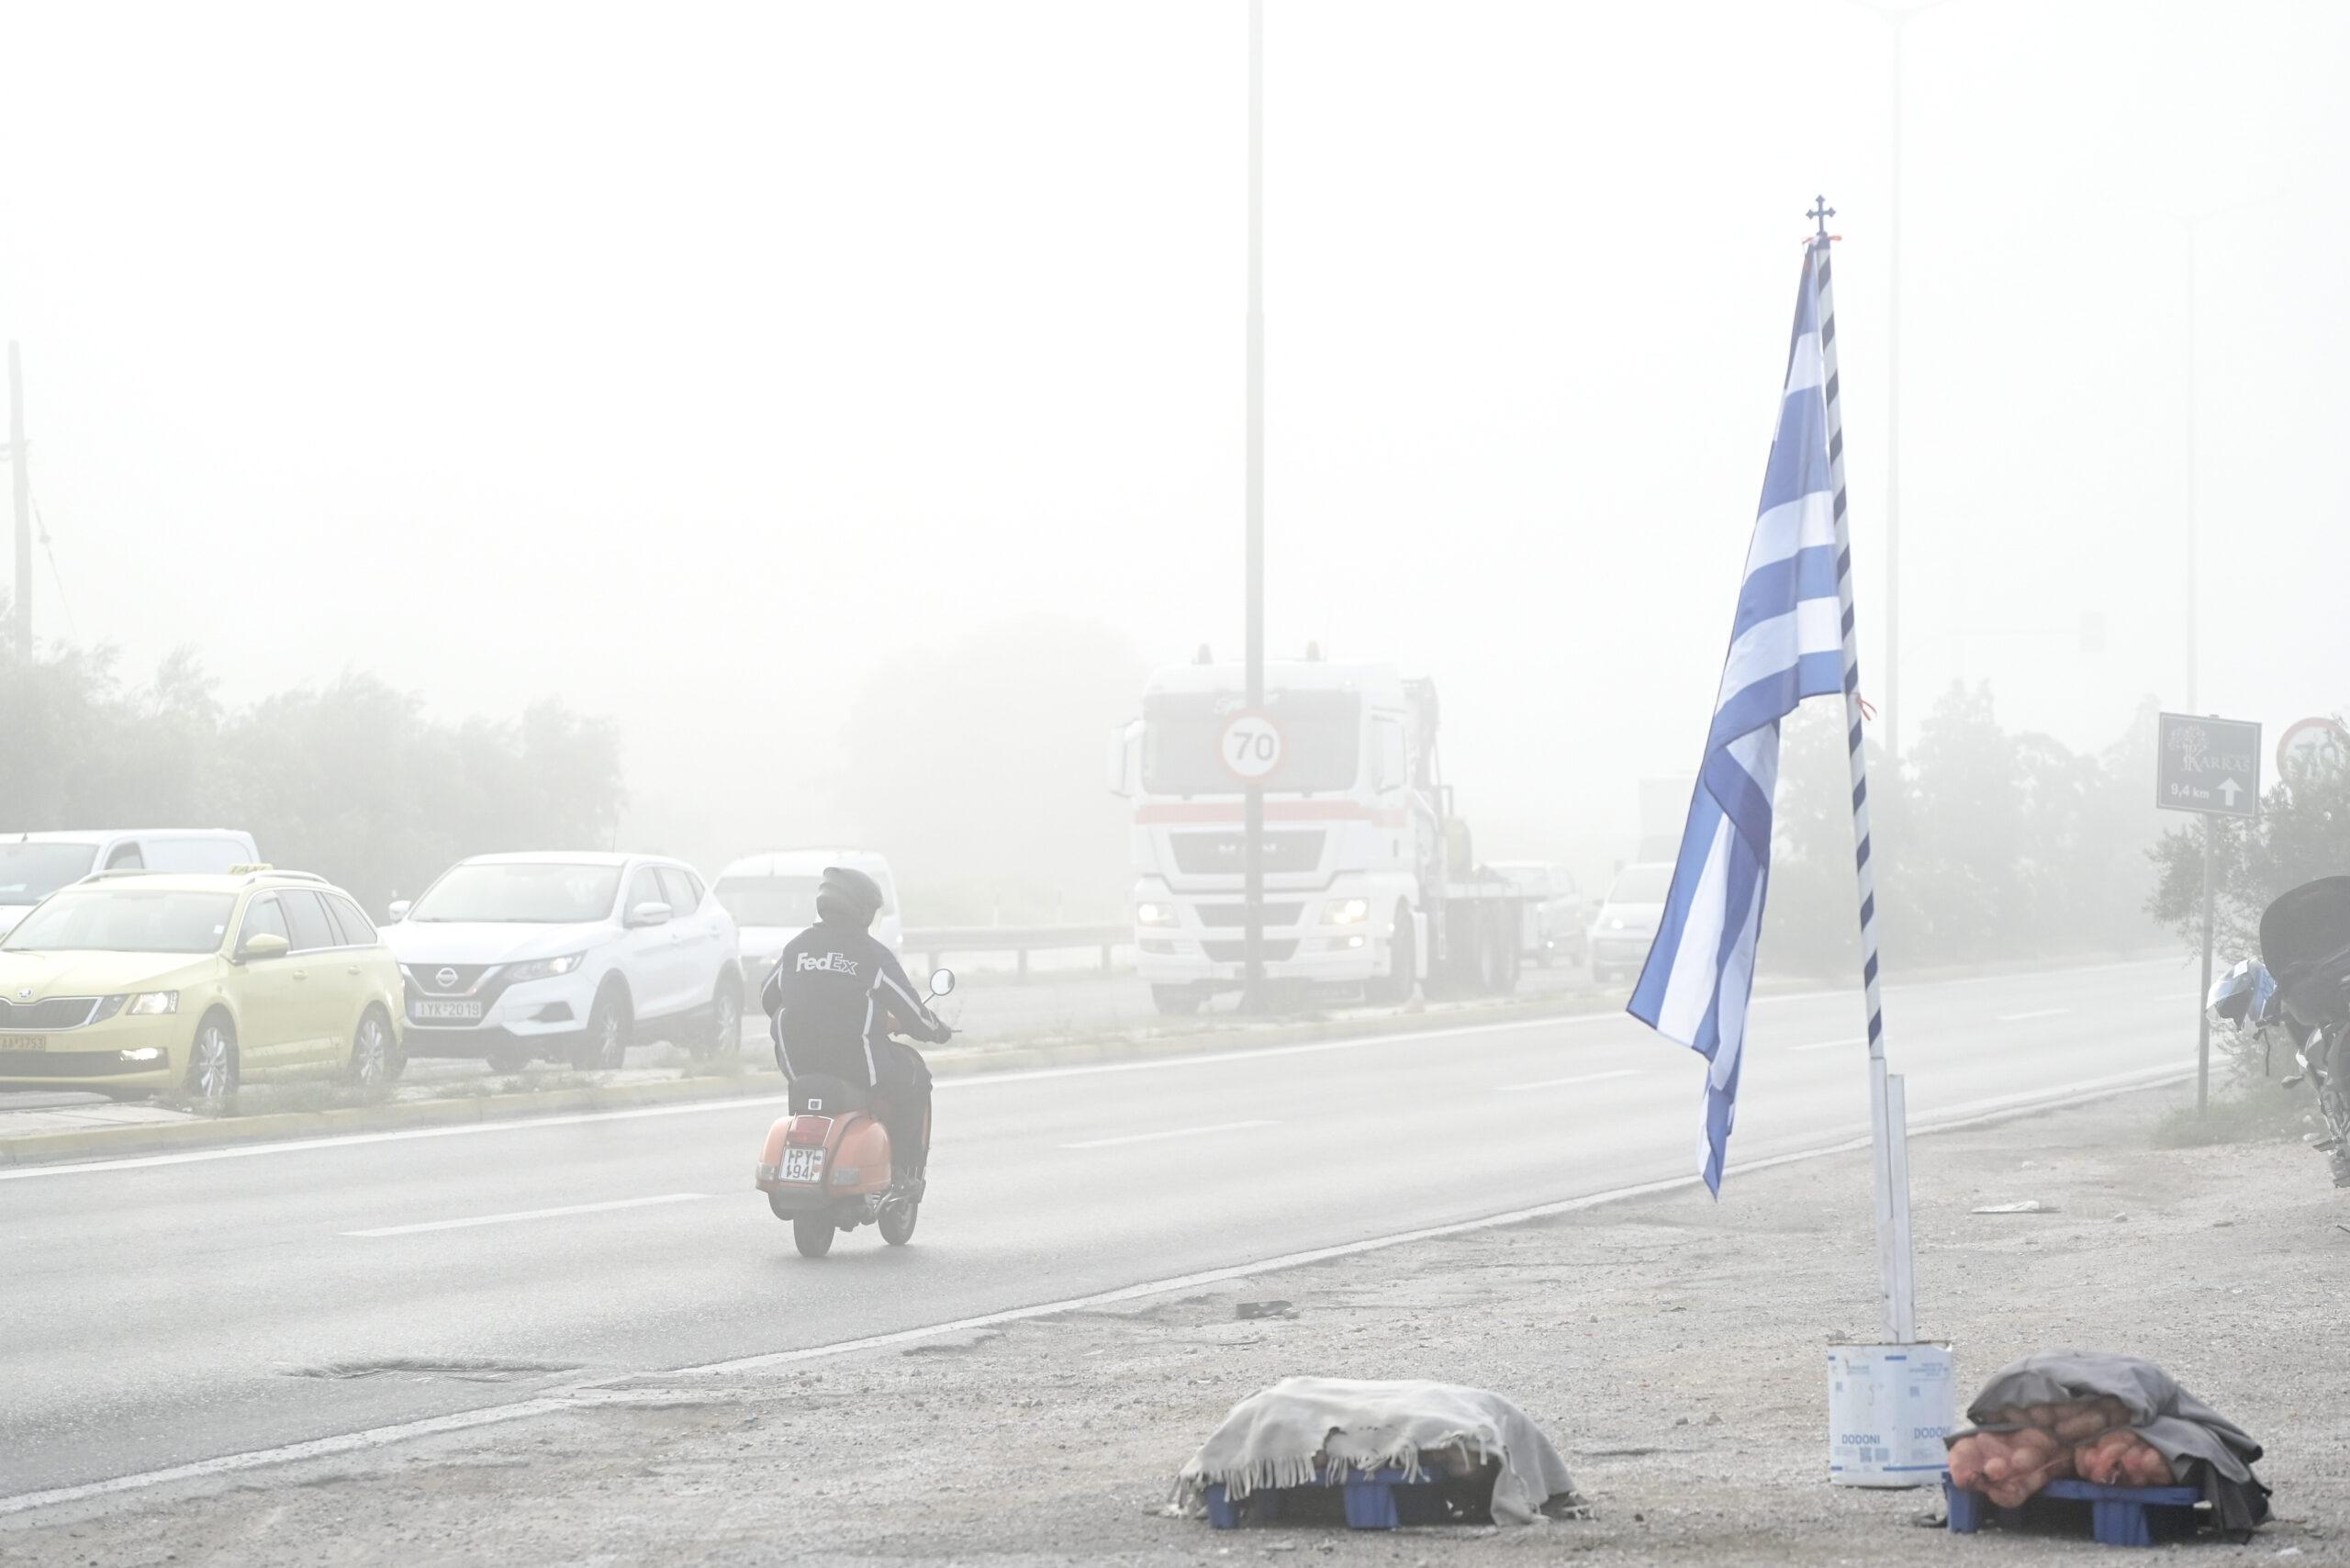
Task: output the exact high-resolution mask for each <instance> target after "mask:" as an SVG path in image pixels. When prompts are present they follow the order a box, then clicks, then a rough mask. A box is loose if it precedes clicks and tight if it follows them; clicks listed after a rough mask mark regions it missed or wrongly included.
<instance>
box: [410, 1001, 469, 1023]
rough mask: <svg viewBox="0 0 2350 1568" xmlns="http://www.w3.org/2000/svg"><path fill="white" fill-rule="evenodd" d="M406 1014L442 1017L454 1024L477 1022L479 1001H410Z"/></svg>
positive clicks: (433, 1017)
mask: <svg viewBox="0 0 2350 1568" xmlns="http://www.w3.org/2000/svg"><path fill="white" fill-rule="evenodd" d="M408 1016H409V1017H411V1018H417V1019H424V1018H431V1019H442V1020H446V1021H448V1022H451V1023H456V1024H478V1023H480V1022H481V1003H480V1002H409V1003H408Z"/></svg>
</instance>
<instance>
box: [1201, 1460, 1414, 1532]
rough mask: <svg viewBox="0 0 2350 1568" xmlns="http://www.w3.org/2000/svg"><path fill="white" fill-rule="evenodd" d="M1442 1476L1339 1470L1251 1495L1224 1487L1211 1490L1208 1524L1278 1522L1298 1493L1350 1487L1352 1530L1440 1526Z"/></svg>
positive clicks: (1348, 1505) (1347, 1497) (1348, 1502)
mask: <svg viewBox="0 0 2350 1568" xmlns="http://www.w3.org/2000/svg"><path fill="white" fill-rule="evenodd" d="M1439 1484H1440V1483H1439V1482H1438V1480H1435V1479H1430V1478H1427V1477H1426V1476H1425V1475H1424V1476H1423V1478H1422V1479H1420V1480H1418V1481H1406V1480H1405V1479H1404V1473H1403V1472H1402V1471H1400V1470H1342V1471H1333V1472H1332V1473H1330V1474H1328V1475H1327V1476H1326V1477H1325V1478H1324V1479H1322V1480H1320V1481H1315V1482H1311V1483H1309V1484H1306V1485H1304V1486H1270V1487H1264V1488H1261V1489H1259V1490H1258V1491H1255V1492H1251V1493H1249V1494H1248V1495H1247V1496H1246V1497H1237V1498H1236V1497H1229V1496H1226V1495H1225V1490H1224V1488H1223V1486H1221V1485H1214V1486H1210V1487H1209V1488H1208V1493H1207V1503H1208V1523H1209V1524H1211V1525H1213V1526H1214V1527H1215V1528H1216V1529H1239V1528H1240V1526H1241V1523H1242V1521H1243V1520H1244V1519H1246V1520H1248V1521H1249V1522H1251V1523H1255V1524H1272V1523H1274V1522H1276V1521H1278V1520H1279V1519H1280V1518H1281V1499H1282V1498H1283V1497H1286V1496H1289V1495H1292V1494H1304V1493H1311V1492H1320V1491H1323V1490H1325V1489H1326V1488H1328V1487H1332V1486H1337V1487H1341V1488H1343V1489H1344V1493H1345V1497H1344V1501H1345V1504H1346V1509H1347V1528H1348V1529H1395V1528H1396V1527H1397V1526H1398V1525H1405V1524H1436V1523H1438V1522H1440V1521H1441V1520H1442V1519H1443V1518H1444V1508H1443V1506H1442V1505H1441V1504H1440V1503H1439V1502H1438V1500H1437V1489H1438V1485H1439Z"/></svg>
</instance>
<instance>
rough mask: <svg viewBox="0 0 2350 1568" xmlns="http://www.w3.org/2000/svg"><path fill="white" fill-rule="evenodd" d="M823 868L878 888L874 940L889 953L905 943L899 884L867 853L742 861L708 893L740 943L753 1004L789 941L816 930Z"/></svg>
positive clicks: (776, 854) (771, 853)
mask: <svg viewBox="0 0 2350 1568" xmlns="http://www.w3.org/2000/svg"><path fill="white" fill-rule="evenodd" d="M827 866H845V867H847V868H849V869H851V870H853V871H862V872H864V873H865V874H866V875H867V876H868V877H870V878H872V879H874V880H875V881H877V882H878V883H880V884H881V913H879V914H877V915H875V916H874V917H873V936H874V940H876V941H878V942H879V943H880V944H881V945H882V946H885V947H887V948H889V949H890V951H891V952H892V953H894V952H897V951H898V950H899V948H900V947H901V946H902V945H903V944H904V942H905V939H906V928H905V922H904V919H903V917H902V916H901V914H900V913H899V912H898V884H897V880H896V879H894V878H893V877H891V876H890V862H889V861H888V860H887V859H886V858H885V857H882V856H880V855H879V854H877V853H876V852H874V851H873V850H870V849H769V850H764V851H762V852H760V853H759V854H756V855H746V856H744V857H743V858H742V859H740V860H737V861H735V862H733V864H732V865H730V866H728V867H727V868H726V869H724V870H723V871H721V872H720V873H719V874H718V880H717V882H716V883H715V884H713V885H712V887H711V892H713V893H715V894H716V895H717V897H718V902H720V903H722V904H724V905H725V906H726V913H729V914H731V915H733V917H734V926H735V929H736V930H738V931H740V932H741V933H742V939H743V990H744V994H745V995H748V996H750V997H752V998H754V999H755V998H756V997H757V996H758V994H759V990H760V988H761V987H762V986H764V985H766V984H767V973H768V971H769V970H771V969H774V968H775V961H776V960H777V959H778V958H781V957H783V950H784V948H785V947H787V946H789V945H790V942H791V939H792V938H793V937H795V936H797V935H800V933H801V932H802V931H805V930H807V929H808V928H809V927H810V926H811V925H813V924H816V884H817V883H818V882H819V881H821V880H822V879H823V876H824V868H825V867H827Z"/></svg>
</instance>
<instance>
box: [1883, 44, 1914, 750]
mask: <svg viewBox="0 0 2350 1568" xmlns="http://www.w3.org/2000/svg"><path fill="white" fill-rule="evenodd" d="M1908 23H1909V13H1906V12H1905V13H1903V14H1901V15H1899V16H1897V17H1894V19H1893V214H1892V217H1893V234H1892V241H1893V242H1892V245H1891V247H1890V248H1891V251H1892V256H1891V261H1892V263H1893V285H1892V287H1891V288H1890V289H1889V290H1887V298H1886V304H1887V305H1888V307H1889V308H1890V310H1889V313H1888V315H1887V317H1886V338H1887V339H1888V340H1889V349H1890V354H1889V361H1890V363H1889V364H1888V366H1887V368H1888V371H1889V372H1890V374H1889V375H1888V376H1887V378H1886V393H1885V420H1886V430H1885V755H1886V758H1887V760H1892V759H1895V758H1897V757H1899V756H1900V755H1901V77H1902V70H1901V39H1902V34H1903V33H1904V32H1906V31H1907V30H1908Z"/></svg>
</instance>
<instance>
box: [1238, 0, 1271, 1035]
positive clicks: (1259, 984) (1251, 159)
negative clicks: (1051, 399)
mask: <svg viewBox="0 0 2350 1568" xmlns="http://www.w3.org/2000/svg"><path fill="white" fill-rule="evenodd" d="M1264 230H1265V3H1264V0H1248V480H1247V484H1248V708H1249V711H1252V712H1254V711H1259V710H1261V709H1262V708H1263V707H1264V705H1265V261H1264V249H1265V246H1264ZM1246 799H1247V806H1246V808H1245V809H1246V812H1247V821H1246V823H1244V828H1243V845H1242V849H1241V856H1242V864H1243V866H1244V868H1245V869H1246V872H1247V879H1246V882H1247V887H1246V900H1247V902H1246V906H1245V909H1246V913H1245V915H1244V918H1245V920H1246V921H1247V927H1246V943H1245V946H1244V947H1243V954H1244V957H1245V959H1246V963H1245V967H1244V972H1245V983H1244V986H1243V990H1242V995H1241V1005H1242V1006H1243V1007H1244V1008H1247V1009H1248V1010H1249V1011H1251V1012H1254V1011H1256V1010H1258V1009H1259V1008H1261V1007H1263V1006H1264V1004H1265V790H1264V787H1263V786H1262V785H1261V784H1259V783H1258V782H1257V781H1255V780H1254V779H1251V780H1250V781H1249V784H1248V794H1247V797H1246Z"/></svg>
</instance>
